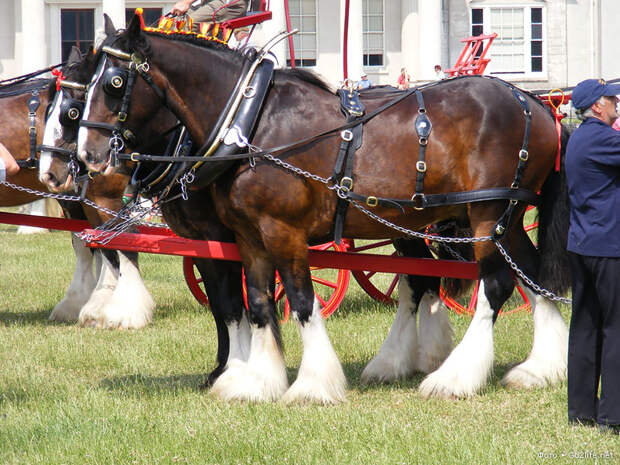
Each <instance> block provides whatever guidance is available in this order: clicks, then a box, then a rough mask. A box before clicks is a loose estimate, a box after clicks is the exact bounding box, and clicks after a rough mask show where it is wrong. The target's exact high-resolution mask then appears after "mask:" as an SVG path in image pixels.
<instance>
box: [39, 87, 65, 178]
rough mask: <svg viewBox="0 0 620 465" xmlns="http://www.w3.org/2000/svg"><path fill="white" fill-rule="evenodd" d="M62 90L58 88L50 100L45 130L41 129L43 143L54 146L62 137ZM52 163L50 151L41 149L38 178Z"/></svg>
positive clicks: (41, 176)
mask: <svg viewBox="0 0 620 465" xmlns="http://www.w3.org/2000/svg"><path fill="white" fill-rule="evenodd" d="M62 98H63V92H62V90H59V91H58V92H56V95H55V96H54V100H53V102H52V110H51V112H50V114H49V117H48V118H47V121H46V122H45V130H44V131H43V142H42V143H43V145H49V146H56V142H57V141H59V140H61V139H62V136H63V127H62V124H60V105H61V103H62ZM51 165H52V152H50V151H48V150H42V151H41V156H40V158H39V180H41V181H42V180H43V175H45V174H46V173H47V172H48V171H49V170H50V167H51Z"/></svg>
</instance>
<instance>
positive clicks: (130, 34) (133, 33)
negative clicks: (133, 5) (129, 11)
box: [126, 15, 142, 41]
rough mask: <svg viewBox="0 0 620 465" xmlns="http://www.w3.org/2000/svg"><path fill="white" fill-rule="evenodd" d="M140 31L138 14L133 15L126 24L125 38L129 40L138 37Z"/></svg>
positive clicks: (140, 25)
mask: <svg viewBox="0 0 620 465" xmlns="http://www.w3.org/2000/svg"><path fill="white" fill-rule="evenodd" d="M141 33H142V24H140V16H139V15H133V17H132V18H131V21H130V22H129V26H127V33H126V34H127V38H128V39H129V40H130V41H134V40H136V39H138V37H140V34H141Z"/></svg>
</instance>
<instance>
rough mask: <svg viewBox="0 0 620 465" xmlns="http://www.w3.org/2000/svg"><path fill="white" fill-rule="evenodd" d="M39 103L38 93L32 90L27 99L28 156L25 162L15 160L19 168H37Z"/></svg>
mask: <svg viewBox="0 0 620 465" xmlns="http://www.w3.org/2000/svg"><path fill="white" fill-rule="evenodd" d="M40 104H41V101H40V100H39V91H38V90H33V91H32V97H30V98H29V99H28V103H27V105H28V117H29V119H30V127H29V128H28V134H29V136H30V155H29V156H28V159H27V160H17V164H18V166H19V167H20V168H36V167H37V126H36V125H37V110H38V109H39V105H40Z"/></svg>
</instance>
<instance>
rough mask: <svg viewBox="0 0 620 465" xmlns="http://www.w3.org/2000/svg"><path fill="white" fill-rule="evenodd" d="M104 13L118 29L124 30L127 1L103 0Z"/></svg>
mask: <svg viewBox="0 0 620 465" xmlns="http://www.w3.org/2000/svg"><path fill="white" fill-rule="evenodd" d="M101 6H102V8H103V13H104V14H107V15H108V16H109V17H110V19H111V20H112V22H113V23H114V27H115V28H116V29H121V28H124V27H125V26H126V25H125V0H103V1H102V4H101Z"/></svg>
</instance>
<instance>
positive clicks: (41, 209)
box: [17, 199, 48, 234]
mask: <svg viewBox="0 0 620 465" xmlns="http://www.w3.org/2000/svg"><path fill="white" fill-rule="evenodd" d="M24 213H25V214H26V215H35V216H45V199H41V200H35V201H34V202H31V203H29V204H28V205H26V208H25V212H24ZM45 232H48V230H47V229H45V228H37V227H35V226H20V227H19V228H17V234H37V233H45Z"/></svg>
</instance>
